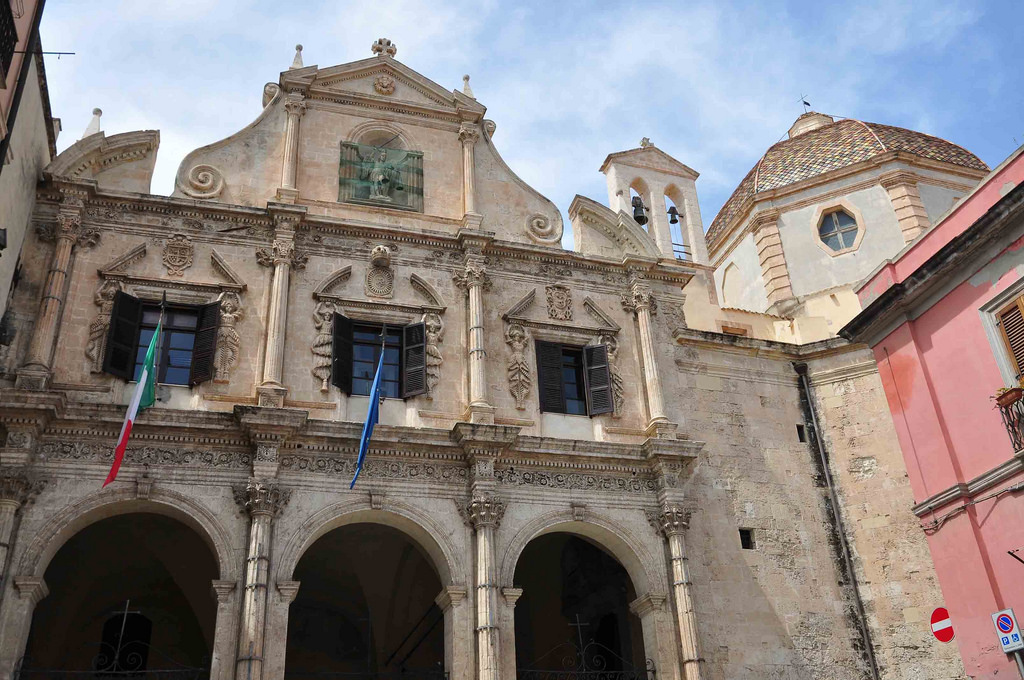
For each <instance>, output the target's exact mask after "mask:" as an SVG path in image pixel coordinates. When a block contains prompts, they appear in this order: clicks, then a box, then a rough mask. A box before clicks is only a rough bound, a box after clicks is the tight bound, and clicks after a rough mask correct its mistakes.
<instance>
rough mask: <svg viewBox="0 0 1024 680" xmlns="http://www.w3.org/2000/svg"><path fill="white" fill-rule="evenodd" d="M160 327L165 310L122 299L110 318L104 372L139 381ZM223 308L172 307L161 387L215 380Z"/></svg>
mask: <svg viewBox="0 0 1024 680" xmlns="http://www.w3.org/2000/svg"><path fill="white" fill-rule="evenodd" d="M159 321H160V305H158V304H152V303H148V302H142V301H141V300H139V299H138V298H135V297H133V296H131V295H128V294H126V293H120V292H119V293H118V294H117V297H116V298H115V299H114V308H113V311H112V314H111V316H110V331H109V333H108V335H107V348H106V354H105V355H104V358H103V370H104V371H106V372H107V373H110V374H111V375H116V376H118V377H121V378H124V379H125V380H138V378H139V375H140V373H141V372H142V365H143V363H144V362H145V360H146V350H147V349H148V348H149V343H150V342H152V340H153V334H154V333H155V332H156V327H157V323H158V322H159ZM219 323H220V302H214V303H211V304H208V305H198V306H194V305H167V306H166V307H165V308H164V320H163V333H162V334H161V335H162V337H161V340H160V344H159V346H158V347H157V356H156V358H155V361H156V363H157V382H160V383H163V384H166V385H198V384H199V383H202V382H205V381H207V380H209V379H210V378H212V377H213V358H214V355H215V353H216V351H217V326H218V325H219Z"/></svg>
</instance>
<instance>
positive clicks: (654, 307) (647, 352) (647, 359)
mask: <svg viewBox="0 0 1024 680" xmlns="http://www.w3.org/2000/svg"><path fill="white" fill-rule="evenodd" d="M622 307H623V309H625V310H626V311H628V312H631V313H632V314H633V315H634V316H635V317H636V323H637V330H638V332H639V335H640V355H641V359H642V364H641V367H640V368H641V370H642V372H643V378H644V394H645V396H646V397H647V413H648V427H650V426H651V424H653V423H658V422H667V421H668V418H667V417H666V415H665V403H664V400H663V398H662V391H661V375H660V374H659V373H658V364H657V359H656V358H655V357H656V354H655V348H654V328H653V325H652V323H651V317H653V316H654V315H655V314H657V312H658V301H657V299H656V298H655V297H654V293H653V291H652V290H651V287H650V285H648V283H647V282H646V281H645V280H644V279H643V278H642V276H641V275H640V274H638V273H636V272H633V273H631V274H630V280H629V292H627V293H624V294H623V295H622Z"/></svg>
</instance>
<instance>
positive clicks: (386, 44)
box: [370, 38, 398, 57]
mask: <svg viewBox="0 0 1024 680" xmlns="http://www.w3.org/2000/svg"><path fill="white" fill-rule="evenodd" d="M370 49H371V50H372V51H373V53H374V54H375V55H377V56H378V57H381V56H384V55H387V56H389V57H393V56H395V54H397V53H398V46H397V45H395V44H394V43H393V42H391V41H390V40H388V39H387V38H377V40H375V41H374V43H373V44H372V45H371V46H370Z"/></svg>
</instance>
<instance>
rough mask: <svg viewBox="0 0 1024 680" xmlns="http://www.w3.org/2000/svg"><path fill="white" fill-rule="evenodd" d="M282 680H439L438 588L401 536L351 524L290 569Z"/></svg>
mask: <svg viewBox="0 0 1024 680" xmlns="http://www.w3.org/2000/svg"><path fill="white" fill-rule="evenodd" d="M295 580H297V581H299V582H300V583H301V586H300V587H299V594H298V596H297V597H296V599H295V602H293V603H292V605H291V609H290V611H289V615H288V648H287V654H286V657H285V677H286V678H289V679H291V678H296V679H297V678H302V677H317V676H323V677H334V676H337V677H339V678H353V679H360V678H391V677H394V678H396V679H397V678H399V677H402V678H408V679H409V680H414V679H417V678H443V677H444V670H445V669H444V621H443V618H444V617H443V614H442V612H441V610H440V609H439V608H438V607H437V605H436V604H434V599H435V598H436V597H437V596H438V594H440V592H441V581H440V579H439V578H438V576H437V572H436V571H435V569H434V567H433V566H432V564H431V562H430V560H429V558H428V557H427V556H426V555H425V554H424V553H423V552H422V551H421V549H420V548H419V546H418V545H416V543H414V542H413V541H412V540H410V539H409V537H408V536H406V535H405V534H404V533H402V532H401V531H398V530H397V529H392V528H391V527H388V526H385V525H382V524H350V525H348V526H344V527H341V528H339V529H335V530H334V531H331V532H330V533H328V534H326V535H325V536H323V537H322V538H320V539H319V540H318V541H317V542H316V543H314V544H313V545H312V546H311V547H310V548H309V550H307V551H306V553H305V554H304V555H303V556H302V559H301V560H300V561H299V564H298V566H297V567H296V568H295Z"/></svg>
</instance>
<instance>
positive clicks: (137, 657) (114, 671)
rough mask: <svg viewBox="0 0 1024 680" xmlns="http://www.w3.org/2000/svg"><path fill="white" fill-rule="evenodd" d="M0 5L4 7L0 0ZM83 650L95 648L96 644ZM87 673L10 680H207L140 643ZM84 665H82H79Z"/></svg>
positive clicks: (32, 668) (106, 647) (23, 665)
mask: <svg viewBox="0 0 1024 680" xmlns="http://www.w3.org/2000/svg"><path fill="white" fill-rule="evenodd" d="M0 4H4V3H3V0H0ZM86 647H91V648H92V649H96V648H97V645H95V644H89V645H86ZM98 648H99V653H97V654H96V655H95V656H94V657H93V658H92V661H91V662H90V663H89V664H88V666H89V668H88V669H87V670H75V669H73V668H72V669H64V668H41V667H38V666H37V665H36V664H34V663H33V662H32V660H31V659H28V658H25V659H22V660H21V662H20V663H18V665H17V667H16V668H15V670H14V673H13V675H12V677H13V680H129V679H130V680H209V678H210V668H209V666H206V665H204V666H188V665H186V664H182V663H179V662H178V661H176V660H174V659H172V658H171V657H169V656H166V655H165V654H163V653H162V652H161V651H160V650H158V649H156V648H154V647H151V646H149V645H148V644H146V643H144V642H139V641H132V642H127V643H125V644H123V645H120V644H119V645H114V644H111V643H109V642H102V643H100V644H99V645H98ZM83 665H86V664H83Z"/></svg>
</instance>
